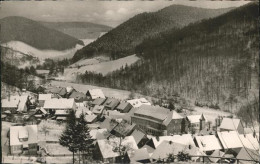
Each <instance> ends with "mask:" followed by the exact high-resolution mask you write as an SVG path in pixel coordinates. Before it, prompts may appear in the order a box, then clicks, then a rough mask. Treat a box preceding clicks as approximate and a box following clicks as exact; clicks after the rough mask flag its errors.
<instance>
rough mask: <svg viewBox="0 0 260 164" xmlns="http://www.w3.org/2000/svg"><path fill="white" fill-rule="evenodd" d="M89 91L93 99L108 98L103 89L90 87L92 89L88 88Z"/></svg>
mask: <svg viewBox="0 0 260 164" xmlns="http://www.w3.org/2000/svg"><path fill="white" fill-rule="evenodd" d="M88 92H89V94H90V95H91V97H92V99H96V98H106V97H105V95H104V93H103V91H102V90H101V89H90V90H88Z"/></svg>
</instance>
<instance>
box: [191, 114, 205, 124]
mask: <svg viewBox="0 0 260 164" xmlns="http://www.w3.org/2000/svg"><path fill="white" fill-rule="evenodd" d="M203 117H204V119H205V121H206V122H207V119H206V118H205V116H204V115H203V114H199V115H190V116H187V118H188V120H189V121H190V123H192V124H195V123H199V122H200V119H202V118H203Z"/></svg>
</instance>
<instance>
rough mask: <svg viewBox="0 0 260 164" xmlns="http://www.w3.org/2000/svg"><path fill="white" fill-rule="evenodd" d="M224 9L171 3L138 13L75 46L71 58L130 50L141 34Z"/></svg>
mask: <svg viewBox="0 0 260 164" xmlns="http://www.w3.org/2000/svg"><path fill="white" fill-rule="evenodd" d="M229 10H230V8H228V9H204V8H196V7H188V6H182V5H172V6H169V7H166V8H164V9H162V10H159V11H157V12H151V13H142V14H138V15H136V16H134V17H133V18H131V19H129V20H127V21H126V22H124V23H122V24H121V25H119V26H118V27H116V28H114V29H112V30H111V31H109V32H108V33H106V34H105V35H103V36H102V37H100V38H99V39H97V40H96V41H95V42H93V43H91V44H89V45H88V46H86V47H84V48H83V49H81V50H79V51H78V52H77V53H76V54H75V56H74V57H73V60H74V62H75V61H77V60H80V59H81V58H88V57H92V56H93V55H99V54H106V55H108V56H110V57H111V58H112V59H116V58H120V57H123V56H127V55H130V54H132V53H134V48H135V46H137V45H138V44H140V43H141V42H142V41H143V40H144V39H145V38H148V37H151V36H154V35H156V34H158V33H160V32H162V31H166V30H169V29H172V28H174V29H178V28H181V27H183V26H185V25H188V24H189V23H193V22H196V21H199V20H202V19H206V18H210V17H215V16H218V15H220V14H223V13H225V12H227V11H229Z"/></svg>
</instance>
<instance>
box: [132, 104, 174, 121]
mask: <svg viewBox="0 0 260 164" xmlns="http://www.w3.org/2000/svg"><path fill="white" fill-rule="evenodd" d="M169 112H170V110H169V109H166V108H163V107H160V106H151V105H141V106H140V107H139V109H138V110H137V111H135V113H134V115H136V114H139V115H144V116H148V117H151V118H155V119H158V120H161V121H163V120H165V119H166V118H167V116H168V113H169Z"/></svg>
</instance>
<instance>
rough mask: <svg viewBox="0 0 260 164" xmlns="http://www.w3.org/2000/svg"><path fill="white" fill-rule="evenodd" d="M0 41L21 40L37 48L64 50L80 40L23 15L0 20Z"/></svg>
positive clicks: (79, 42)
mask: <svg viewBox="0 0 260 164" xmlns="http://www.w3.org/2000/svg"><path fill="white" fill-rule="evenodd" d="M0 25H1V42H2V43H7V42H10V41H21V42H24V43H26V44H28V45H30V46H32V47H35V48H37V49H41V50H42V49H49V50H66V49H70V48H73V47H75V46H76V44H81V45H84V44H83V42H82V41H80V40H78V39H76V38H74V37H71V36H69V35H67V34H64V33H61V32H59V31H56V30H54V29H50V28H47V27H45V26H43V25H41V24H40V23H38V22H36V21H33V20H30V19H27V18H24V17H6V18H3V19H1V20H0Z"/></svg>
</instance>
